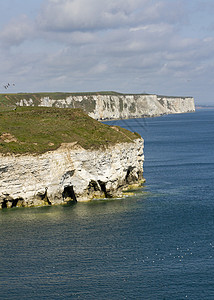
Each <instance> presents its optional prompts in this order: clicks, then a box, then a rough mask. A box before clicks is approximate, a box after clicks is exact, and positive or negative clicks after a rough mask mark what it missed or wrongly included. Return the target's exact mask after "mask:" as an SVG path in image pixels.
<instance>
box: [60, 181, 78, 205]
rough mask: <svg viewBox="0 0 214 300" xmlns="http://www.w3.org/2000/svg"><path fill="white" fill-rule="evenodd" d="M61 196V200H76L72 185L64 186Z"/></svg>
mask: <svg viewBox="0 0 214 300" xmlns="http://www.w3.org/2000/svg"><path fill="white" fill-rule="evenodd" d="M62 197H63V200H65V201H66V202H74V203H76V202H77V198H76V195H75V192H74V188H73V185H71V186H65V187H64V191H63V193H62Z"/></svg>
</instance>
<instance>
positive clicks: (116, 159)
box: [0, 138, 144, 208]
mask: <svg viewBox="0 0 214 300" xmlns="http://www.w3.org/2000/svg"><path fill="white" fill-rule="evenodd" d="M143 160H144V155H143V139H141V138H138V139H136V140H134V141H133V142H130V143H118V144H116V145H114V146H113V145H112V146H108V147H105V148H104V146H103V147H101V148H100V149H97V150H93V149H91V150H85V149H83V148H81V147H80V146H78V145H77V144H75V143H73V144H63V145H61V147H60V148H58V149H57V150H55V151H49V152H46V153H44V154H41V155H27V154H26V155H12V154H11V155H3V154H0V187H1V189H0V208H5V207H14V206H17V207H18V206H41V205H48V204H49V205H51V204H63V203H67V202H69V201H73V202H75V201H86V200H90V199H93V198H107V197H118V196H121V194H122V190H123V189H124V188H127V187H128V186H129V185H131V184H140V183H142V180H143V177H142V175H143Z"/></svg>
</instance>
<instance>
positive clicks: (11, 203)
mask: <svg viewBox="0 0 214 300" xmlns="http://www.w3.org/2000/svg"><path fill="white" fill-rule="evenodd" d="M23 201H24V200H23V198H17V199H13V198H11V197H6V198H5V199H3V202H2V203H1V208H2V209H3V208H13V207H21V206H23Z"/></svg>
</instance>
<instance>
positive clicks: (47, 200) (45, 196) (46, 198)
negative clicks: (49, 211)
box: [39, 187, 52, 205]
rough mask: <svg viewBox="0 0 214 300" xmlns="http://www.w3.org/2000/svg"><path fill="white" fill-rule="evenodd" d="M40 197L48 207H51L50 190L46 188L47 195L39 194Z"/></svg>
mask: <svg viewBox="0 0 214 300" xmlns="http://www.w3.org/2000/svg"><path fill="white" fill-rule="evenodd" d="M39 197H40V198H41V200H43V201H44V202H45V203H47V204H48V205H51V204H52V203H51V201H50V200H49V199H48V188H47V187H46V188H45V193H44V194H39Z"/></svg>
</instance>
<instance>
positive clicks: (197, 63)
mask: <svg viewBox="0 0 214 300" xmlns="http://www.w3.org/2000/svg"><path fill="white" fill-rule="evenodd" d="M196 1H198V0H196ZM188 3H189V2H188ZM195 7H196V6H194V9H196V8H195ZM190 11H191V10H190V7H189V4H187V2H186V1H183V0H182V1H180V0H179V1H178V0H174V1H170V0H168V1H167V0H156V1H152V0H109V1H106V0H44V2H43V5H42V6H41V8H40V12H39V14H38V15H37V16H36V18H35V20H31V19H30V18H29V17H28V16H27V15H22V16H17V18H16V19H14V20H12V21H9V22H8V23H7V24H5V26H4V28H2V30H1V32H0V43H1V44H0V45H1V46H0V63H1V70H0V72H1V73H2V74H9V75H10V76H12V77H13V78H14V79H15V81H16V82H17V85H16V86H17V87H18V86H20V89H22V91H23V90H24V88H25V87H26V84H25V83H26V82H27V86H28V90H29V91H33V90H35V91H36V90H37V91H41V90H47V91H48V90H73V91H75V90H101V89H105V90H108V89H109V90H113V89H116V90H118V91H122V92H123V91H124V92H132V91H133V92H142V91H144V90H146V91H147V92H157V93H166V94H169V93H170V94H179V90H180V93H186V92H188V90H187V87H186V86H185V83H186V82H187V80H189V78H191V81H188V83H189V85H190V84H191V82H193V83H195V82H196V81H197V82H199V80H200V74H201V76H202V75H203V76H206V79H207V80H208V82H210V80H211V79H209V78H211V77H212V75H213V74H212V67H213V64H214V63H213V58H212V57H213V51H214V37H213V32H211V31H210V32H209V35H206V36H204V37H203V38H201V37H197V34H195V36H194V37H193V36H192V35H191V34H190V33H191V32H190V33H189V32H188V29H189V28H190V27H189V26H190V25H189V24H190V23H191V22H192V20H194V18H193V19H191V15H190V13H189V12H190ZM192 12H193V11H192ZM194 12H195V10H194ZM197 13H198V12H197ZM191 26H192V25H191ZM186 28H187V30H184V29H186ZM1 73H0V74H1ZM206 74H209V76H208V75H206ZM9 75H8V76H9ZM193 83H192V84H193ZM198 85H199V83H198ZM187 94H193V93H192V92H191V93H190V92H188V93H187Z"/></svg>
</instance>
